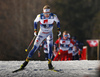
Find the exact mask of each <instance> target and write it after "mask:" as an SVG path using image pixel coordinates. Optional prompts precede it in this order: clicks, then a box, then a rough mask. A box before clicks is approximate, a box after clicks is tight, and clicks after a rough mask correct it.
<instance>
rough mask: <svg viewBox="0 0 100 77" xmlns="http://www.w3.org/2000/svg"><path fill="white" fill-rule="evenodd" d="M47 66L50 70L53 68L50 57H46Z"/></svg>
mask: <svg viewBox="0 0 100 77" xmlns="http://www.w3.org/2000/svg"><path fill="white" fill-rule="evenodd" d="M48 68H49V69H50V70H52V69H54V67H53V65H52V63H51V60H50V59H48Z"/></svg>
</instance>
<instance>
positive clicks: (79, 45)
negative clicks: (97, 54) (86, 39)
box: [71, 36, 84, 60]
mask: <svg viewBox="0 0 100 77" xmlns="http://www.w3.org/2000/svg"><path fill="white" fill-rule="evenodd" d="M71 41H72V43H73V45H74V46H76V47H75V48H76V50H77V49H78V50H77V51H78V52H80V54H79V53H78V54H76V55H75V56H74V59H75V58H76V59H77V60H79V58H81V54H82V50H83V45H84V44H83V43H81V42H79V41H78V40H77V39H76V36H73V37H72V39H71Z"/></svg>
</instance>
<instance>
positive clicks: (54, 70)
mask: <svg viewBox="0 0 100 77" xmlns="http://www.w3.org/2000/svg"><path fill="white" fill-rule="evenodd" d="M49 71H53V72H60V73H64V71H62V70H61V69H59V70H57V69H49Z"/></svg>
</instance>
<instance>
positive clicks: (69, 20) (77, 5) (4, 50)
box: [0, 0, 100, 60]
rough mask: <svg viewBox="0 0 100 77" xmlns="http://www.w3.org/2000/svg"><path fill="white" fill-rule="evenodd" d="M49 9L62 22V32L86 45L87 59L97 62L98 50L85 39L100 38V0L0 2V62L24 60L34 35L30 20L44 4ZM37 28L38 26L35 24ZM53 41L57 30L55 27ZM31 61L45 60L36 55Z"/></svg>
mask: <svg viewBox="0 0 100 77" xmlns="http://www.w3.org/2000/svg"><path fill="white" fill-rule="evenodd" d="M46 4H49V5H50V6H51V12H52V13H55V14H56V15H57V16H58V18H59V20H60V22H61V31H62V32H63V31H64V30H66V31H68V32H69V33H70V35H71V37H72V36H76V37H77V40H79V41H80V42H82V43H84V45H85V46H88V52H87V53H88V59H89V60H96V59H97V48H96V47H93V48H90V47H89V45H88V44H87V42H86V40H88V39H100V0H0V60H25V58H26V57H27V55H28V52H25V49H26V48H27V47H28V45H29V43H30V41H31V40H32V38H33V36H34V24H33V21H34V19H35V18H36V16H37V14H40V13H42V8H43V6H44V5H46ZM38 29H39V24H38ZM53 32H54V41H56V40H57V27H56V24H54V30H53ZM32 59H34V60H44V53H43V51H42V49H41V56H40V57H38V54H37V52H35V54H34V55H33V57H32Z"/></svg>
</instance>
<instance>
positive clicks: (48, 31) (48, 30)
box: [20, 5, 61, 69]
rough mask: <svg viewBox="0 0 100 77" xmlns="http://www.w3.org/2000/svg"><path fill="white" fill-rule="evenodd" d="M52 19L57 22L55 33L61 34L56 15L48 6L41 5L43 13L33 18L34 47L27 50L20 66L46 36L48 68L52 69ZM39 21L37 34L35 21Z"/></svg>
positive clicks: (25, 63)
mask: <svg viewBox="0 0 100 77" xmlns="http://www.w3.org/2000/svg"><path fill="white" fill-rule="evenodd" d="M54 21H55V22H56V24H57V33H58V36H59V35H61V32H60V21H59V19H58V17H57V16H56V15H55V14H53V13H51V12H50V6H49V5H45V6H44V7H43V13H41V14H38V15H37V17H36V19H35V20H34V35H35V36H37V37H36V39H35V42H34V48H33V49H32V50H31V51H30V52H29V54H28V56H27V58H26V60H25V62H24V63H23V64H22V65H21V66H20V68H22V69H23V68H24V67H25V66H26V65H27V64H28V62H29V60H30V59H31V57H32V56H33V54H34V52H35V51H36V50H37V49H38V47H39V45H40V44H41V42H42V41H43V40H44V39H45V38H47V45H48V51H49V54H48V68H49V69H54V68H53V65H52V61H51V55H52V45H53V33H52V29H53V24H54ZM38 22H40V31H39V33H38V35H37V23H38Z"/></svg>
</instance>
